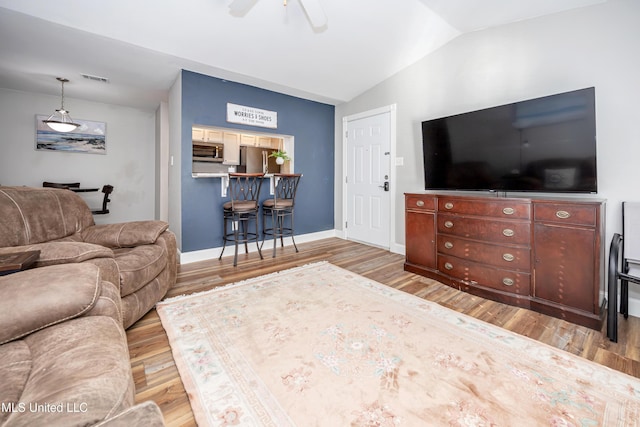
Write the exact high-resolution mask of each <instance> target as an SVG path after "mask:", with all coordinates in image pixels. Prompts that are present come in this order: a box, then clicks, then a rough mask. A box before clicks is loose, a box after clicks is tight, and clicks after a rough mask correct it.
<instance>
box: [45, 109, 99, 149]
mask: <svg viewBox="0 0 640 427" xmlns="http://www.w3.org/2000/svg"><path fill="white" fill-rule="evenodd" d="M47 117H49V116H45V115H40V114H36V150H45V151H63V152H66V153H88V154H107V140H106V136H107V135H106V134H107V124H106V123H104V122H92V121H89V120H74V121H75V122H76V123H80V126H79V127H78V128H77V129H75V130H72V131H71V132H58V131H55V130H53V129H51V128H50V127H49V126H47V125H46V124H45V123H43V122H42V121H43V120H46V119H47Z"/></svg>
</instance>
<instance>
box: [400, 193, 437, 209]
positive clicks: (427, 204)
mask: <svg viewBox="0 0 640 427" xmlns="http://www.w3.org/2000/svg"><path fill="white" fill-rule="evenodd" d="M404 205H405V206H404V207H405V209H410V210H424V211H433V210H435V208H436V197H435V196H434V195H430V194H405V195H404Z"/></svg>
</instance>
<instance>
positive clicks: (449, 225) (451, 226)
mask: <svg viewBox="0 0 640 427" xmlns="http://www.w3.org/2000/svg"><path fill="white" fill-rule="evenodd" d="M444 226H445V227H447V228H453V223H452V222H451V221H445V222H444Z"/></svg>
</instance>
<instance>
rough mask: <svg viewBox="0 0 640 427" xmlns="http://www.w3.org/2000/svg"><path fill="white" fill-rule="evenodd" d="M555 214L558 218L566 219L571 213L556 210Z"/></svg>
mask: <svg viewBox="0 0 640 427" xmlns="http://www.w3.org/2000/svg"><path fill="white" fill-rule="evenodd" d="M556 216H557V217H558V218H560V219H567V218H569V217H570V216H571V214H570V213H569V212H567V211H558V212H556Z"/></svg>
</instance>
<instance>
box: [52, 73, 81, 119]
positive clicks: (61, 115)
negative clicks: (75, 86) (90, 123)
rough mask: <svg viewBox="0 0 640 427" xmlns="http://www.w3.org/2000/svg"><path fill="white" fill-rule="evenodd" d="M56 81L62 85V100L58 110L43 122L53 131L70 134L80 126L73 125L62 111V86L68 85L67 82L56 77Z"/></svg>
mask: <svg viewBox="0 0 640 427" xmlns="http://www.w3.org/2000/svg"><path fill="white" fill-rule="evenodd" d="M56 80H58V81H59V82H60V83H61V84H62V100H61V101H60V109H59V110H56V111H55V113H53V114H52V115H50V116H49V118H48V119H47V120H43V122H44V123H46V124H47V126H49V127H50V128H51V129H53V130H55V131H58V132H71V131H72V130H74V129H76V128H77V127H78V126H80V124H79V123H74V121H73V119H72V118H71V116H70V115H69V112H68V111H67V110H65V109H64V84H65V83H68V82H69V80H68V79H65V78H62V77H56Z"/></svg>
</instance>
